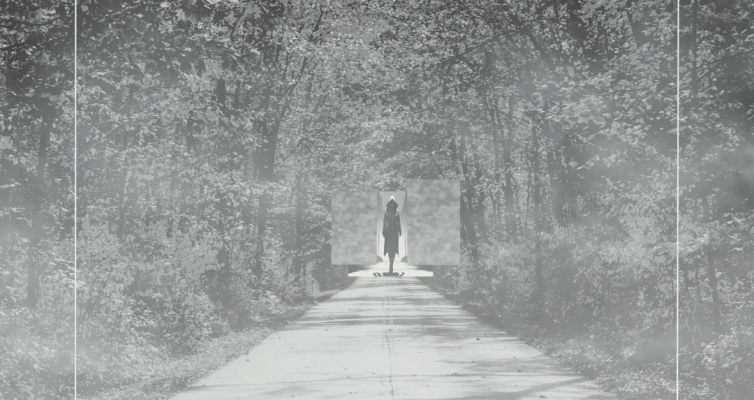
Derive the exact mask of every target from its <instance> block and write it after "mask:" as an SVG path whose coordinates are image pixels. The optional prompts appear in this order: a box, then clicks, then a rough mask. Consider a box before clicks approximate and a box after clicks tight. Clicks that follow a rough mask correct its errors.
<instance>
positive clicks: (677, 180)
mask: <svg viewBox="0 0 754 400" xmlns="http://www.w3.org/2000/svg"><path fill="white" fill-rule="evenodd" d="M675 4H676V15H675V18H676V27H675V32H676V35H675V52H676V53H675V149H676V150H675V232H676V234H675V398H676V400H679V399H680V396H681V380H680V365H681V364H680V346H681V342H680V340H679V339H680V334H679V330H680V314H681V307H680V304H681V300H680V299H681V289H680V282H681V280H680V278H681V273H680V271H681V261H680V255H681V254H680V242H681V229H680V228H681V211H680V210H681V185H680V184H681V180H680V176H681V2H680V0H676V3H675Z"/></svg>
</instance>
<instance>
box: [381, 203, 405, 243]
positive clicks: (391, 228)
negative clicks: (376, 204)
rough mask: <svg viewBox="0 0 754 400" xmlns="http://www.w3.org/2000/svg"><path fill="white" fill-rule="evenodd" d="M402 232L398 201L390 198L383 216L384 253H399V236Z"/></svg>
mask: <svg viewBox="0 0 754 400" xmlns="http://www.w3.org/2000/svg"><path fill="white" fill-rule="evenodd" d="M401 233H402V231H401V213H400V212H399V211H398V203H396V202H395V200H390V201H389V202H388V203H387V206H386V207H385V216H384V217H383V218H382V236H383V237H384V238H385V250H384V253H383V254H391V255H392V254H398V237H399V236H401Z"/></svg>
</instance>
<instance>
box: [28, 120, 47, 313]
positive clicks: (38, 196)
mask: <svg viewBox="0 0 754 400" xmlns="http://www.w3.org/2000/svg"><path fill="white" fill-rule="evenodd" d="M51 128H52V123H51V122H50V121H49V120H48V121H45V122H44V123H43V124H42V131H41V132H40V136H39V150H38V152H37V176H36V178H35V182H34V192H35V193H34V197H33V200H32V202H31V210H30V211H31V215H32V223H31V232H30V235H29V249H28V257H27V269H26V273H27V275H26V276H27V280H26V282H27V285H26V304H27V305H28V306H29V308H32V309H35V308H37V297H38V294H39V262H40V261H39V244H40V242H41V240H42V235H43V233H44V226H43V225H44V216H43V213H42V206H43V204H44V201H45V194H46V190H45V186H46V185H45V168H46V166H47V148H48V146H49V144H50V129H51Z"/></svg>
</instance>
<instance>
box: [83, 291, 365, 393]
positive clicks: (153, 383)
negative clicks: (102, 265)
mask: <svg viewBox="0 0 754 400" xmlns="http://www.w3.org/2000/svg"><path fill="white" fill-rule="evenodd" d="M350 282H353V278H351V281H350ZM350 282H349V284H348V285H347V286H344V287H342V288H339V289H335V290H329V291H326V292H321V293H318V294H317V295H316V296H314V297H312V298H309V299H308V300H307V301H305V302H303V303H301V304H296V305H290V306H289V307H287V308H286V310H285V311H284V312H282V313H280V314H278V315H275V316H274V317H273V318H268V319H267V320H264V321H262V322H261V323H260V324H259V325H258V326H255V327H253V328H250V329H247V330H244V331H238V332H230V333H228V334H227V335H224V336H220V337H217V338H214V339H210V340H208V341H206V342H204V343H202V344H201V345H200V347H199V350H198V351H197V352H196V353H195V354H190V355H183V356H178V357H169V358H160V357H157V356H156V357H154V358H152V359H150V360H149V361H148V362H146V363H145V364H144V365H143V366H142V367H141V368H140V374H141V376H139V377H137V379H134V380H133V383H130V384H126V385H122V386H118V387H114V388H109V389H107V390H104V391H101V392H98V393H94V394H92V395H90V396H87V397H79V398H80V399H82V400H90V399H91V400H94V399H97V400H163V399H168V398H170V397H171V396H174V395H175V394H177V393H179V392H180V391H182V390H184V389H186V388H187V387H189V386H190V385H191V384H193V383H195V382H197V381H199V380H200V379H202V378H204V377H206V376H208V375H210V374H211V373H213V372H215V371H217V370H218V369H220V368H222V367H224V366H225V365H227V364H228V363H230V362H231V361H233V360H235V359H236V358H238V357H240V356H242V355H244V354H246V353H248V352H249V351H250V350H251V349H252V348H254V347H255V346H257V345H258V344H259V343H261V342H262V341H263V340H264V339H265V338H267V337H268V336H270V335H271V334H273V333H275V332H276V331H278V330H280V329H282V328H284V327H285V326H286V325H287V324H288V323H289V322H291V321H293V320H295V319H297V318H300V317H301V316H303V315H304V314H305V313H306V312H307V311H308V310H309V309H310V308H312V307H314V306H315V305H317V304H319V303H321V302H323V301H325V300H327V299H329V298H330V297H332V296H334V295H335V294H337V293H338V292H340V291H342V290H344V289H346V288H347V287H348V286H350Z"/></svg>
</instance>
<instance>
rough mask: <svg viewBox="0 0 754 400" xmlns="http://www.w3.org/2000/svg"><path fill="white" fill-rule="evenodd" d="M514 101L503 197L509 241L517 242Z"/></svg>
mask: <svg viewBox="0 0 754 400" xmlns="http://www.w3.org/2000/svg"><path fill="white" fill-rule="evenodd" d="M512 114H513V99H512V98H509V99H508V114H507V115H506V117H505V120H506V122H507V125H508V132H507V133H506V135H505V146H503V168H504V171H505V186H503V195H504V196H505V230H506V232H507V233H508V240H510V241H516V239H517V237H518V229H517V227H518V224H517V222H516V210H515V204H516V201H515V199H514V196H515V194H514V191H513V158H512V157H511V146H512V144H513V137H512V136H513V129H512V126H513V125H512Z"/></svg>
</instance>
